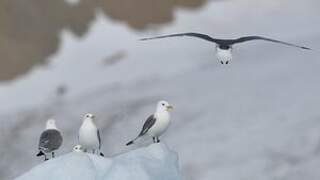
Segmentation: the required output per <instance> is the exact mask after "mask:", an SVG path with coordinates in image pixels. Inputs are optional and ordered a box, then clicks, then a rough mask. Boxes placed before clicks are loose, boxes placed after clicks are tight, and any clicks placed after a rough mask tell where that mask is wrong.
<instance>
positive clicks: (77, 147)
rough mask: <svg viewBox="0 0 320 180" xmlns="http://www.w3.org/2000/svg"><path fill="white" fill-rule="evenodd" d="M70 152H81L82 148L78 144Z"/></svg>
mask: <svg viewBox="0 0 320 180" xmlns="http://www.w3.org/2000/svg"><path fill="white" fill-rule="evenodd" d="M72 150H73V152H83V148H82V146H81V145H80V144H78V145H75V146H74V147H73V149H72Z"/></svg>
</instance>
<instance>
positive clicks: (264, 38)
mask: <svg viewBox="0 0 320 180" xmlns="http://www.w3.org/2000/svg"><path fill="white" fill-rule="evenodd" d="M253 40H264V41H270V42H274V43H280V44H284V45H287V46H293V47H297V48H302V49H307V50H311V49H310V48H308V47H305V46H299V45H296V44H291V43H287V42H284V41H279V40H275V39H270V38H266V37H262V36H245V37H241V38H238V39H235V40H233V41H232V44H236V43H242V42H246V41H253Z"/></svg>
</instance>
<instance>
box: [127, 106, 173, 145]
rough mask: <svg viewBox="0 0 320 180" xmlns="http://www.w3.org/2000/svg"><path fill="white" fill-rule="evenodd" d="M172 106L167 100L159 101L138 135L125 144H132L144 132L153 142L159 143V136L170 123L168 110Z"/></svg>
mask: <svg viewBox="0 0 320 180" xmlns="http://www.w3.org/2000/svg"><path fill="white" fill-rule="evenodd" d="M172 108H173V107H172V106H171V105H170V104H169V103H168V102H167V101H159V102H158V104H157V108H156V112H155V113H154V114H152V115H150V116H149V117H148V118H147V120H146V121H145V123H144V125H143V127H142V130H141V131H140V133H139V135H138V136H137V137H136V138H135V139H133V140H132V141H130V142H128V143H127V144H126V145H127V146H129V145H131V144H133V143H134V141H135V140H137V139H138V138H139V137H141V136H143V135H145V134H147V135H149V136H151V137H152V138H153V142H154V143H159V142H160V139H159V137H160V136H161V135H162V134H163V133H164V132H165V131H166V130H167V128H168V126H169V124H170V113H169V111H170V110H171V109H172Z"/></svg>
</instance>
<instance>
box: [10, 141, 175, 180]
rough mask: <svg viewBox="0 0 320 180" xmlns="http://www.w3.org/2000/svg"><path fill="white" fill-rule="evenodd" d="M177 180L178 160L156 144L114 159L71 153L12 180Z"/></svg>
mask: <svg viewBox="0 0 320 180" xmlns="http://www.w3.org/2000/svg"><path fill="white" fill-rule="evenodd" d="M43 179H46V180H75V179H76V180H88V179H95V180H164V179H165V180H180V174H179V169H178V156H177V154H176V153H175V152H173V151H171V150H170V149H169V148H168V147H167V146H166V145H165V144H162V143H157V144H152V145H150V146H148V147H144V148H140V149H136V150H132V151H130V152H127V153H124V154H121V155H118V156H116V157H110V158H104V157H101V156H97V155H94V154H89V153H84V152H72V153H68V154H66V155H63V156H61V157H58V158H55V159H52V160H49V161H45V162H44V163H41V164H40V165H38V166H36V167H35V168H33V169H31V170H30V171H29V172H27V173H25V174H24V175H22V176H20V177H18V178H16V180H43Z"/></svg>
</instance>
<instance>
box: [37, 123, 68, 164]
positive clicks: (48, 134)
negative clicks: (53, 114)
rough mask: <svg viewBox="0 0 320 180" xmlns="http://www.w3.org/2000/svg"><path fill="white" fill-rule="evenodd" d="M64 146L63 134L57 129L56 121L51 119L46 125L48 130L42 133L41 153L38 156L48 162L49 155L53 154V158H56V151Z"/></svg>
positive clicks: (39, 147)
mask: <svg viewBox="0 0 320 180" xmlns="http://www.w3.org/2000/svg"><path fill="white" fill-rule="evenodd" d="M61 144H62V135H61V132H60V131H59V130H58V129H57V126H56V122H55V120H54V119H49V120H48V121H47V124H46V129H45V131H43V132H42V133H41V136H40V141H39V146H38V149H39V151H40V152H39V153H38V154H37V156H44V160H45V161H46V160H48V157H47V153H51V158H54V156H55V154H54V151H55V150H57V149H59V147H60V146H61Z"/></svg>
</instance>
